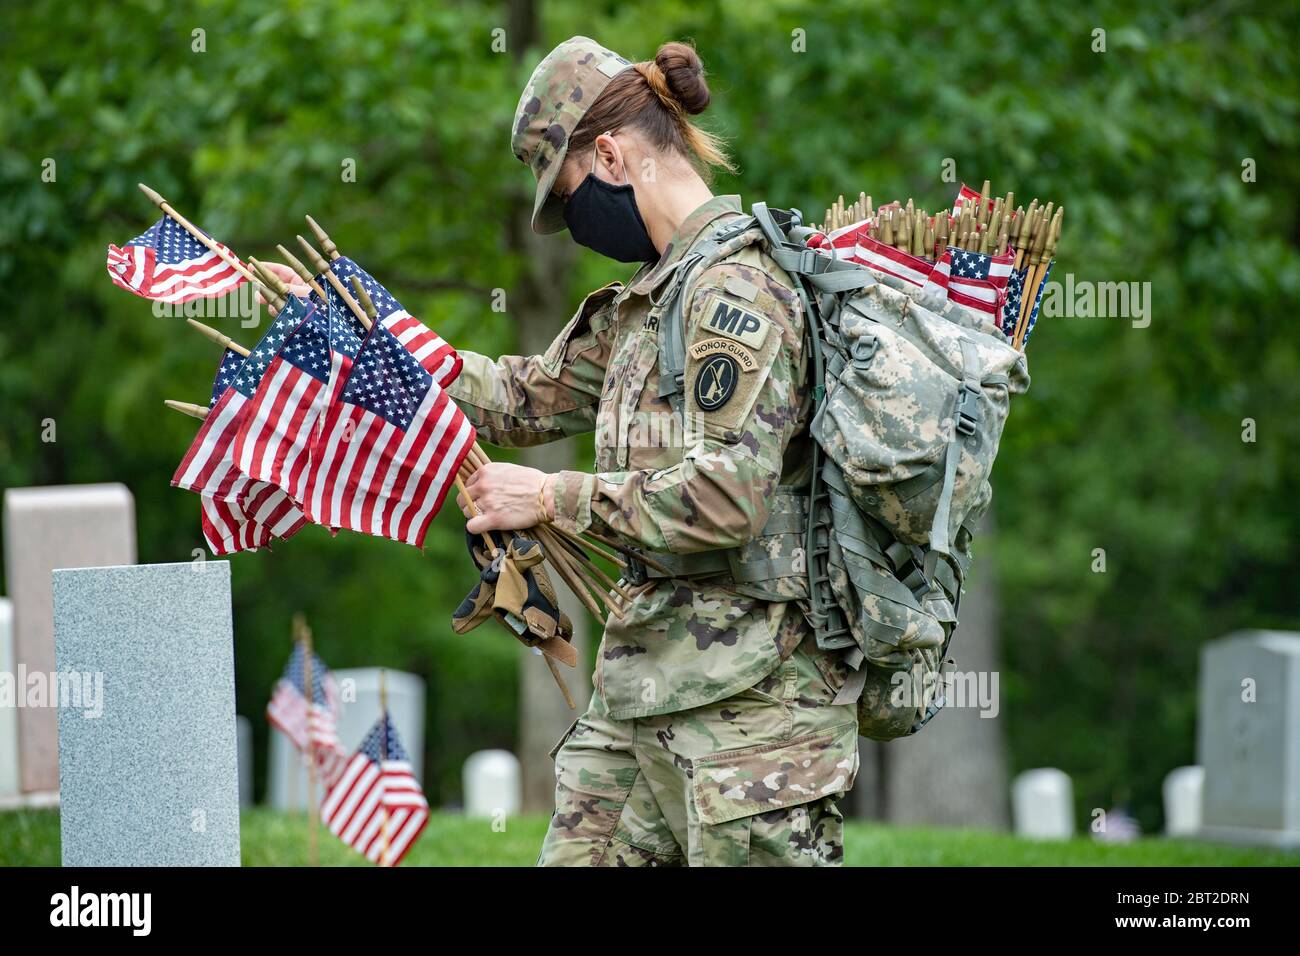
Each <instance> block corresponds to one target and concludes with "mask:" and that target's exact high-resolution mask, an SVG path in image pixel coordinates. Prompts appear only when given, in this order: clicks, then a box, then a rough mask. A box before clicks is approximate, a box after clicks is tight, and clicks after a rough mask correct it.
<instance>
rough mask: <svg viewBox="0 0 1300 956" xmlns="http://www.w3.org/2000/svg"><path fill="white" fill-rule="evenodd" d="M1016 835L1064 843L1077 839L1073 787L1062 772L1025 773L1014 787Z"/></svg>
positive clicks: (1041, 769) (1013, 784) (1040, 771)
mask: <svg viewBox="0 0 1300 956" xmlns="http://www.w3.org/2000/svg"><path fill="white" fill-rule="evenodd" d="M1011 812H1012V816H1014V817H1015V825H1016V835H1017V836H1022V837H1031V838H1033V839H1036V840H1065V839H1068V838H1070V837H1071V836H1073V835H1074V787H1073V785H1072V784H1071V783H1070V777H1069V775H1068V774H1066V773H1065V772H1064V771H1063V770H1057V769H1055V768H1054V767H1043V768H1040V769H1038V770H1026V771H1025V772H1024V773H1022V774H1020V775H1019V776H1018V777H1016V779H1015V780H1014V781H1013V782H1012V784H1011Z"/></svg>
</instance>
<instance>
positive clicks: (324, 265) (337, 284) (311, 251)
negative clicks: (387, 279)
mask: <svg viewBox="0 0 1300 956" xmlns="http://www.w3.org/2000/svg"><path fill="white" fill-rule="evenodd" d="M297 239H298V244H299V245H300V246H302V250H303V252H305V253H307V258H308V259H310V260H311V264H312V267H313V268H314V269H315V270H316V271H317V272H319V273H321V274H322V275H323V276H325V281H326V282H328V283H329V284H330V285H332V286H333V287H334V291H335V292H337V293H338V294H339V298H340V299H342V300H343V304H344V305H346V306H347V307H348V309H349V310H350V311H351V312H352V314H353V315H355V316H356V317H357V321H358V322H360V323H361V324H362V325H364V326H365V327H366V331H367V332H369V331H370V326H371V322H370V318H369V316H367V315H366V313H365V312H363V311H362V310H361V306H359V305H357V300H356V299H354V298H352V293H350V292H349V291H348V290H347V287H346V286H344V285H343V283H342V282H341V281H340V280H339V277H338V276H336V275H335V274H334V271H333V270H332V269H330V264H329V263H328V262H326V261H325V257H324V256H322V255H321V254H320V253H319V252H317V251H316V247H315V246H313V245H312V244H311V243H310V242H308V241H307V240H306V239H304V238H303V237H302V236H298V237H297Z"/></svg>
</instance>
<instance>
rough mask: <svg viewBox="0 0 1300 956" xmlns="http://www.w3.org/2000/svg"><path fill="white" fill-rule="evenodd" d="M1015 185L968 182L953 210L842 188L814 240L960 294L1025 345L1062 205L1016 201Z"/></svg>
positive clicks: (930, 287) (930, 288)
mask: <svg viewBox="0 0 1300 956" xmlns="http://www.w3.org/2000/svg"><path fill="white" fill-rule="evenodd" d="M1014 199H1015V194H1014V193H1007V195H1006V196H1005V197H1000V196H999V197H995V198H992V199H991V198H990V193H989V183H988V181H987V180H986V181H985V183H984V188H983V190H982V191H981V192H976V191H975V190H973V189H971V188H970V187H969V186H967V185H966V184H964V183H963V184H962V186H961V189H960V191H959V192H958V195H957V199H956V201H955V202H954V203H953V207H952V210H951V212H948V211H946V210H940V211H939V212H937V213H935V214H934V215H933V216H932V215H930V214H929V213H927V212H926V211H925V210H923V209H921V210H918V209H916V208H915V207H914V205H913V203H912V200H910V199H909V200H908V201H907V204H906V205H905V206H904V205H903V204H901V203H898V202H894V203H889V204H887V205H884V206H881V207H880V208H879V209H874V208H873V206H872V201H871V197H870V196H868V195H866V194H865V193H859V196H858V199H857V201H855V202H853V203H850V204H848V205H847V206H846V205H845V203H844V197H843V196H841V197H840V198H839V199H838V200H837V201H836V203H835V204H834V205H833V206H831V207H830V208H828V209H827V210H826V218H825V221H824V222H823V223H822V226H821V230H820V232H817V233H815V234H813V235H812V236H811V237H810V238H809V239H808V245H809V246H810V247H812V248H813V249H815V250H816V251H818V252H820V253H822V254H823V255H828V256H834V257H836V258H841V259H847V260H849V261H851V262H857V263H860V264H862V265H865V266H867V267H868V268H870V269H873V270H875V271H877V272H882V273H884V274H886V275H889V276H893V277H894V278H896V279H900V280H902V281H903V282H906V283H909V284H911V285H913V286H916V287H918V288H921V289H924V290H925V291H926V292H927V293H929V294H930V295H933V296H936V297H938V298H939V299H940V300H949V301H952V302H955V303H957V304H959V305H961V306H963V307H965V308H966V309H968V310H969V311H971V312H973V313H974V314H975V315H976V316H978V317H981V318H984V319H987V320H988V321H989V322H990V323H991V324H992V325H993V326H994V327H996V328H997V329H998V330H999V331H1000V332H1001V333H1002V334H1003V335H1004V336H1006V338H1007V339H1008V341H1010V342H1011V343H1012V344H1013V345H1015V346H1016V348H1019V349H1024V347H1025V343H1026V342H1027V341H1028V339H1029V333H1030V331H1032V329H1033V327H1034V324H1035V322H1036V321H1037V319H1038V310H1039V307H1040V305H1041V302H1042V294H1043V289H1044V286H1045V285H1046V282H1047V277H1048V274H1049V273H1050V271H1051V267H1052V262H1053V259H1054V256H1055V254H1056V245H1057V241H1058V239H1059V238H1060V232H1061V219H1062V216H1063V213H1064V210H1063V209H1057V210H1056V211H1055V214H1053V211H1052V210H1053V204H1052V203H1050V202H1049V203H1047V205H1046V206H1043V207H1041V208H1040V207H1039V206H1038V200H1037V199H1035V200H1034V201H1033V202H1032V203H1030V205H1029V209H1028V210H1027V211H1026V210H1025V209H1024V208H1023V207H1016V206H1014Z"/></svg>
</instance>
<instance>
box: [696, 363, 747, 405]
mask: <svg viewBox="0 0 1300 956" xmlns="http://www.w3.org/2000/svg"><path fill="white" fill-rule="evenodd" d="M738 384H740V366H739V365H737V364H736V360H735V359H734V358H732V357H731V356H730V355H726V354H719V355H715V356H713V358H711V359H709V360H708V361H706V362H705V363H704V364H703V365H702V366H701V367H700V371H699V373H698V374H697V375H696V376H695V389H694V392H695V404H696V406H697V407H698V408H699V409H700V411H702V412H716V411H717V410H718V409H720V408H722V407H723V406H724V405H726V404H727V402H729V401H731V396H733V395H735V394H736V386H737V385H738Z"/></svg>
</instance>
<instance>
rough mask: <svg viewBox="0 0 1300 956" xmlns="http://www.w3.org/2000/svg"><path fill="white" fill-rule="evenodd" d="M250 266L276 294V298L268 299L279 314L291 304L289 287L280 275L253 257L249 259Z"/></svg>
mask: <svg viewBox="0 0 1300 956" xmlns="http://www.w3.org/2000/svg"><path fill="white" fill-rule="evenodd" d="M248 264H249V265H250V266H252V267H253V271H254V272H256V273H257V277H258V278H259V279H261V280H262V284H263V285H265V286H266V287H267V288H268V289H270V290H271V292H272V293H273V294H274V298H268V299H267V303H268V304H269V305H270V306H271V308H272V309H273V310H274V311H275V312H277V313H278V312H279V311H280V310H281V309H283V308H284V307H285V306H286V305H287V304H288V303H289V287H288V286H287V285H285V284H284V282H283V281H282V280H281V279H280V277H279V276H278V275H276V274H275V273H274V272H272V271H271V270H270V269H268V268H267V267H266V266H264V265H262V263H260V262H258V261H257V260H256V259H254V258H253V257H252V256H249V257H248Z"/></svg>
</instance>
